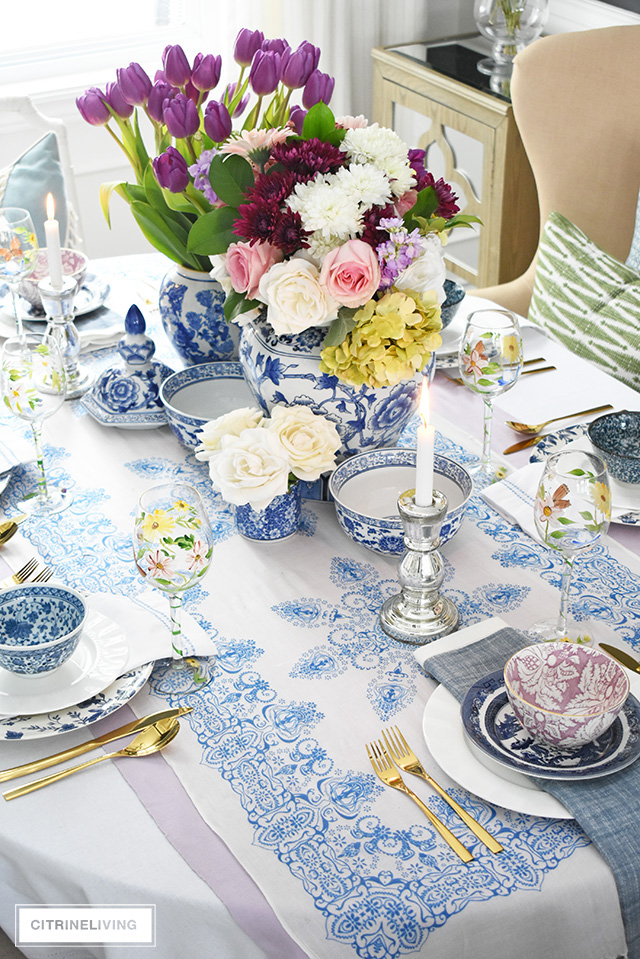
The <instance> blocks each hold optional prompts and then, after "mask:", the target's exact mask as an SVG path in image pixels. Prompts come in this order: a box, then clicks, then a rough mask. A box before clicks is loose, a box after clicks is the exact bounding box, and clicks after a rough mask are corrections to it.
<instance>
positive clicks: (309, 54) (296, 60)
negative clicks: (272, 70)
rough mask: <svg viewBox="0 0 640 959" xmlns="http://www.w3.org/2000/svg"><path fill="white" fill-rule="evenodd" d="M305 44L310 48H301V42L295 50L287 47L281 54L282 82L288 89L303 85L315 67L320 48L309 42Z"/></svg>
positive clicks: (295, 88)
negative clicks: (316, 53)
mask: <svg viewBox="0 0 640 959" xmlns="http://www.w3.org/2000/svg"><path fill="white" fill-rule="evenodd" d="M306 46H307V48H310V49H303V45H302V44H301V45H300V46H299V47H298V49H297V50H291V49H288V50H285V52H284V53H283V54H282V62H281V67H282V82H283V83H284V85H285V86H286V87H289V89H290V90H297V89H299V88H300V87H303V86H304V85H305V84H306V82H307V80H308V79H309V77H310V76H311V74H312V73H313V71H314V70H315V69H316V67H317V60H318V58H319V56H320V50H318V48H317V47H314V46H313V45H312V44H310V43H308V44H306ZM316 50H317V52H318V56H317V57H316V55H315V51H316Z"/></svg>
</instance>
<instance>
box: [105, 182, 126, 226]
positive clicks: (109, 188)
mask: <svg viewBox="0 0 640 959" xmlns="http://www.w3.org/2000/svg"><path fill="white" fill-rule="evenodd" d="M123 185H124V184H123V183H121V182H119V181H118V180H114V181H112V182H111V183H103V184H102V185H101V186H100V209H101V210H102V212H103V214H104V218H105V220H106V221H107V224H108V226H109V228H111V215H110V213H109V203H110V202H111V197H112V195H113V193H114V192H116V191H117V192H118V193H119V194H120V196H123V193H122V190H121V189H120V190H119V189H118V187H122V186H123ZM124 199H126V197H124Z"/></svg>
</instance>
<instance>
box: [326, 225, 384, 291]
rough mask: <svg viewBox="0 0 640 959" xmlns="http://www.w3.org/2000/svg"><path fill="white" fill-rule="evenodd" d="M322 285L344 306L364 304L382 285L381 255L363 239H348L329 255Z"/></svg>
mask: <svg viewBox="0 0 640 959" xmlns="http://www.w3.org/2000/svg"><path fill="white" fill-rule="evenodd" d="M320 285H321V286H323V287H324V288H325V289H326V290H327V292H328V293H329V295H330V296H332V297H333V299H334V300H337V301H338V303H340V304H341V306H352V307H355V306H362V305H363V304H364V303H366V302H367V301H368V300H370V299H371V297H372V296H373V294H374V293H375V292H376V290H377V289H378V287H379V286H380V264H379V263H378V258H377V256H376V255H375V253H374V251H373V250H372V248H371V247H370V246H369V244H368V243H365V242H364V241H363V240H347V242H346V243H343V244H342V246H338V247H336V248H335V250H332V251H331V252H330V253H327V255H326V256H325V258H324V260H323V263H322V269H321V270H320Z"/></svg>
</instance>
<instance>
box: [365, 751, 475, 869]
mask: <svg viewBox="0 0 640 959" xmlns="http://www.w3.org/2000/svg"><path fill="white" fill-rule="evenodd" d="M367 756H368V757H369V760H370V762H371V765H372V766H373V771H374V772H375V774H376V776H377V777H378V779H381V780H382V782H383V783H384V784H385V786H391V787H392V788H393V789H399V790H400V791H401V792H404V793H406V794H407V796H411V798H412V799H413V801H414V802H415V803H417V804H418V806H420V809H421V810H422V811H423V813H424V814H425V816H426V817H427V819H428V820H429V822H430V823H431V825H432V826H433V827H434V829H437V831H438V832H439V833H440V835H441V836H442V838H443V839H444V841H445V842H446V843H447V845H448V846H450V847H451V849H453V851H454V852H455V853H456V855H458V856H459V857H460V859H462V861H463V862H471V860H472V859H473V856H472V854H471V853H470V852H469V850H468V849H467V847H466V846H463V845H462V843H461V842H460V840H459V839H458V838H457V837H456V836H454V835H453V833H452V832H451V830H449V829H447V827H446V826H445V824H444V823H443V822H441V821H440V820H439V819H438V817H437V816H436V814H435V813H433V812H431V810H430V809H429V807H428V806H425V804H424V803H423V801H422V800H421V799H420V797H419V796H416V794H415V793H414V792H413V790H411V789H409V787H408V786H407V785H406V783H405V781H404V779H403V778H402V776H401V775H400V773H399V772H398V770H397V769H396V767H395V766H394V765H393V763H392V762H391V760H390V759H389V756H388V754H387V752H386V750H385V748H384V746H383V745H382V743H381V742H380V740H378V742H377V743H371V744H370V745H368V746H367Z"/></svg>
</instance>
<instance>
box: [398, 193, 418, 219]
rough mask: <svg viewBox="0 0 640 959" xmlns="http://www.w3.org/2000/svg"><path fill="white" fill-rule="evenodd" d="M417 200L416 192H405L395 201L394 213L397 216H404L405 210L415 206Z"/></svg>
mask: <svg viewBox="0 0 640 959" xmlns="http://www.w3.org/2000/svg"><path fill="white" fill-rule="evenodd" d="M417 199H418V191H417V190H407V192H406V193H403V194H402V196H401V197H400V198H399V199H398V200H396V213H397V214H398V216H404V215H405V213H406V212H407V210H410V209H411V207H413V206H415V205H416V200H417Z"/></svg>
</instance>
